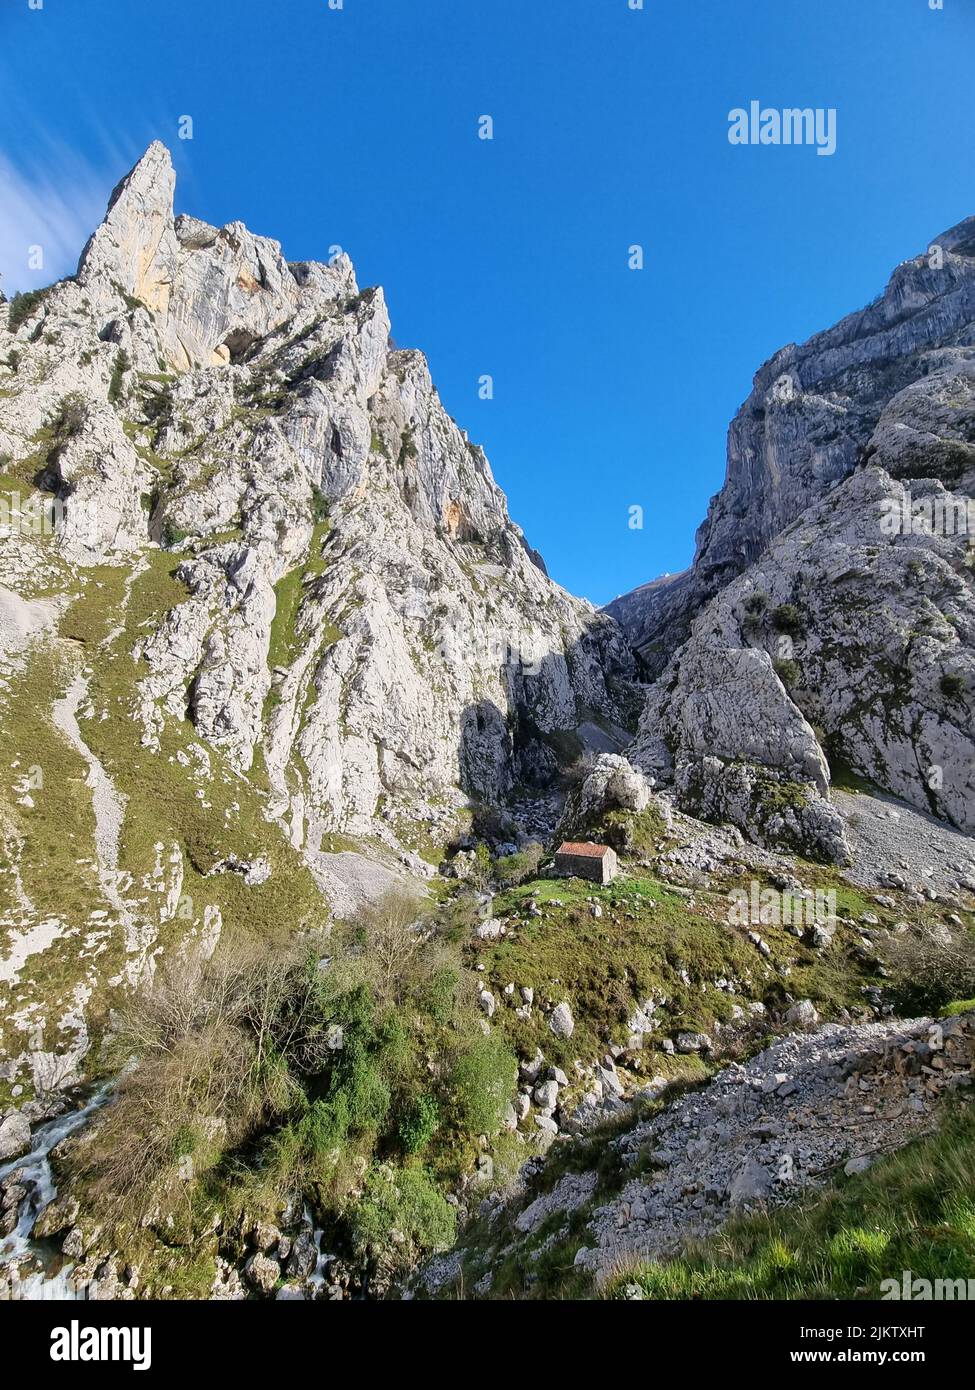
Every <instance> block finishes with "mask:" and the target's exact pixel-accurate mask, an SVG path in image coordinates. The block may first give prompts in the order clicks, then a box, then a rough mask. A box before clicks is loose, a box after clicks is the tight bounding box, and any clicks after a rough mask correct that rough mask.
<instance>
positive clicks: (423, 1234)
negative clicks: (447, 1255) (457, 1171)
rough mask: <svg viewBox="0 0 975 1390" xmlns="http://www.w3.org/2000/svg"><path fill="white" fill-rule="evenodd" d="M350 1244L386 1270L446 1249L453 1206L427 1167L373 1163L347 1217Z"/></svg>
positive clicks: (405, 1266) (404, 1266)
mask: <svg viewBox="0 0 975 1390" xmlns="http://www.w3.org/2000/svg"><path fill="white" fill-rule="evenodd" d="M349 1226H350V1236H351V1241H352V1247H353V1249H354V1250H355V1252H356V1253H357V1254H358V1255H359V1256H360V1258H362V1259H368V1260H369V1261H370V1262H371V1263H372V1265H373V1266H374V1267H375V1268H377V1269H379V1270H380V1271H382V1272H384V1273H391V1272H393V1271H395V1270H396V1269H408V1268H410V1267H411V1266H413V1265H415V1264H416V1263H417V1261H418V1260H419V1259H420V1257H421V1256H423V1255H425V1254H429V1253H432V1252H434V1251H437V1250H446V1249H448V1248H449V1247H450V1246H451V1245H452V1244H453V1243H454V1240H455V1239H456V1236H457V1217H456V1215H455V1213H454V1209H453V1207H452V1206H451V1205H450V1203H449V1202H448V1201H447V1200H446V1198H445V1197H444V1196H443V1194H442V1193H441V1192H440V1190H439V1188H438V1187H437V1184H436V1181H435V1179H434V1178H433V1177H432V1176H431V1175H430V1174H429V1173H428V1172H427V1170H426V1169H425V1168H420V1167H409V1168H400V1169H394V1168H392V1167H390V1166H389V1165H388V1164H377V1165H376V1166H374V1167H373V1168H372V1169H371V1170H370V1172H369V1176H368V1177H367V1179H366V1185H365V1190H364V1192H363V1194H362V1197H361V1199H360V1200H359V1201H358V1202H357V1203H356V1205H355V1207H354V1208H353V1210H352V1212H351V1214H350V1219H349Z"/></svg>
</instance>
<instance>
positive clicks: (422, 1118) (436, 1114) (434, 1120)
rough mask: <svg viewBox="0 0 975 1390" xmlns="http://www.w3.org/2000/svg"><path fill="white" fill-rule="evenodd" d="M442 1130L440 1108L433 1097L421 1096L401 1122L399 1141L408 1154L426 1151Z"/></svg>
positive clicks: (416, 1099)
mask: <svg viewBox="0 0 975 1390" xmlns="http://www.w3.org/2000/svg"><path fill="white" fill-rule="evenodd" d="M439 1128H440V1107H439V1106H438V1104H437V1102H436V1101H435V1100H434V1098H433V1096H428V1095H420V1096H417V1097H416V1098H415V1100H414V1101H413V1102H412V1104H411V1105H410V1107H409V1109H408V1110H407V1112H406V1114H405V1115H404V1116H403V1118H402V1119H401V1120H400V1125H399V1139H400V1143H401V1144H402V1146H403V1148H404V1150H405V1151H406V1153H408V1154H415V1153H419V1152H420V1151H421V1149H425V1148H426V1146H427V1145H428V1144H429V1142H430V1140H431V1139H432V1138H433V1136H434V1134H436V1132H437V1130H438V1129H439Z"/></svg>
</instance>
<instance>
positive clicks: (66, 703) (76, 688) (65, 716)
mask: <svg viewBox="0 0 975 1390" xmlns="http://www.w3.org/2000/svg"><path fill="white" fill-rule="evenodd" d="M87 693H88V682H87V680H86V679H85V677H84V676H83V675H82V673H81V672H80V671H77V672H76V673H75V675H74V677H73V678H72V681H71V684H70V685H69V686H68V690H67V693H66V694H65V696H64V698H63V699H61V700H56V701H55V702H54V707H53V709H52V712H51V718H52V720H53V723H54V725H55V727H56V728H58V729H60V731H61V733H63V734H64V736H65V738H67V740H68V742H69V743H70V744H71V745H72V746H73V747H74V748H76V749H77V751H78V752H79V753H80V754H81V756H82V758H84V760H85V762H86V763H87V765H88V779H87V784H88V786H89V787H90V788H91V804H92V809H93V811H94V813H95V853H96V856H97V859H98V880H99V882H100V884H101V886H102V892H103V893H104V894H105V897H106V899H107V900H108V902H110V903H111V905H112V906H113V907H114V908H115V910H116V912H118V914H119V916H120V917H122V919H123V921H124V922H125V924H126V927H131V926H133V925H134V924H133V922H132V915H131V912H130V911H129V908H128V906H127V905H126V903H125V901H124V899H123V898H122V895H121V894H120V892H119V889H118V858H119V842H120V839H121V835H122V821H123V819H124V816H125V798H124V797H123V796H122V795H121V793H120V792H118V791H117V790H116V788H115V784H114V783H113V782H112V779H111V778H110V777H109V775H108V773H107V772H106V771H105V769H104V768H103V767H102V765H101V763H100V762H99V760H98V758H97V757H96V756H95V754H94V753H93V752H92V750H91V749H90V748H89V747H88V745H87V743H86V742H85V740H84V739H83V738H82V735H81V728H80V726H79V724H78V710H79V708H80V706H81V702H82V700H83V699H84V698H85V696H86V695H87Z"/></svg>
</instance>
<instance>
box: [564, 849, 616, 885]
mask: <svg viewBox="0 0 975 1390" xmlns="http://www.w3.org/2000/svg"><path fill="white" fill-rule="evenodd" d="M617 869H618V865H617V862H616V851H615V850H614V849H610V847H609V845H592V844H589V843H587V842H584V841H582V842H579V841H574V840H566V841H565V842H564V843H563V844H561V845H559V848H558V851H557V852H556V855H555V872H556V873H557V874H565V875H573V876H574V877H576V878H588V879H590V880H591V881H592V882H593V883H611V882H612V881H613V879H614V878H615V877H616V873H617Z"/></svg>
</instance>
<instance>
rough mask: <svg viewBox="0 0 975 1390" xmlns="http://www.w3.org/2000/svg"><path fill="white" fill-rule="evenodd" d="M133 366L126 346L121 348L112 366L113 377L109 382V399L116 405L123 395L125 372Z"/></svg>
mask: <svg viewBox="0 0 975 1390" xmlns="http://www.w3.org/2000/svg"><path fill="white" fill-rule="evenodd" d="M131 366H132V362H131V360H130V359H129V354H128V353H127V352H126V351H125V349H124V348H120V349H119V351H118V353H117V355H116V357H115V366H114V367H113V368H112V378H111V380H110V381H109V383H108V399H109V401H110V402H111V403H112V404H113V405H114V404H115V402H116V401H117V400H119V398H120V397H121V395H122V384H123V381H124V379H125V373H126V372H127V371H128V370H129V368H130V367H131Z"/></svg>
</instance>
